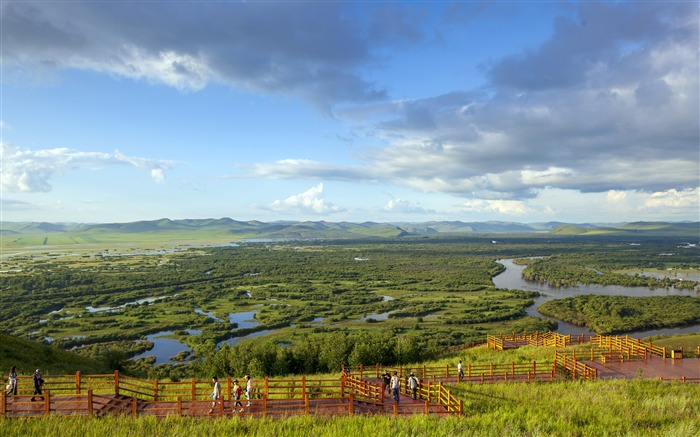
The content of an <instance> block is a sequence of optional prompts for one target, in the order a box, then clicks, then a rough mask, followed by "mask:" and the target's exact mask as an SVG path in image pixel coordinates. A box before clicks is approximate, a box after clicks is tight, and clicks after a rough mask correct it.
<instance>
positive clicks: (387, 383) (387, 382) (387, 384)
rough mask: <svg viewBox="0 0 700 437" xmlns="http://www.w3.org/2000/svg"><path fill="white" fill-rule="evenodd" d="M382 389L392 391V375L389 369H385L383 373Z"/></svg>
mask: <svg viewBox="0 0 700 437" xmlns="http://www.w3.org/2000/svg"><path fill="white" fill-rule="evenodd" d="M382 390H386V391H387V392H389V393H390V392H391V375H389V371H388V370H385V371H384V374H383V375H382Z"/></svg>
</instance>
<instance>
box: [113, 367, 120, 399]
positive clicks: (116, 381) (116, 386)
mask: <svg viewBox="0 0 700 437" xmlns="http://www.w3.org/2000/svg"><path fill="white" fill-rule="evenodd" d="M114 394H115V395H117V396H119V370H115V371H114Z"/></svg>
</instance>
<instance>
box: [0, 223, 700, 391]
mask: <svg viewBox="0 0 700 437" xmlns="http://www.w3.org/2000/svg"><path fill="white" fill-rule="evenodd" d="M154 226H155V225H154ZM107 235H109V234H107ZM105 238H106V237H105ZM497 238H498V240H497V241H494V239H493V237H491V236H489V237H487V236H478V237H477V236H470V237H469V238H467V237H455V236H453V237H444V236H443V237H427V236H422V237H405V238H390V239H382V240H372V241H369V240H366V239H363V240H335V241H321V240H313V241H276V242H257V243H253V242H240V243H238V244H233V245H227V246H201V245H200V246H191V245H166V244H153V245H149V244H141V245H138V246H134V245H124V244H118V243H114V244H113V245H108V247H107V248H105V247H104V245H102V246H92V245H84V244H74V245H68V246H62V247H46V248H26V247H21V248H15V249H8V248H5V250H6V251H8V250H14V252H10V253H9V254H8V253H7V252H5V256H4V257H3V258H2V260H1V261H0V263H1V264H2V265H1V269H2V271H3V273H1V274H0V320H2V324H1V325H0V330H1V331H3V332H7V333H13V334H15V335H19V336H22V337H25V338H30V339H34V340H38V341H45V342H48V341H50V342H51V343H52V344H53V345H55V346H57V347H61V348H73V347H75V348H76V350H77V352H78V353H80V354H82V355H83V356H86V357H90V358H94V359H96V360H98V361H101V362H103V363H110V364H109V365H110V366H111V367H112V368H121V369H122V370H124V371H127V372H130V373H132V374H134V375H138V376H151V377H158V378H164V377H166V378H172V379H177V378H183V377H191V376H200V377H201V376H206V375H210V374H211V372H215V373H217V374H221V375H225V374H237V375H240V374H242V373H247V372H250V373H255V374H268V375H279V374H289V373H315V372H332V371H335V370H336V369H337V368H338V366H339V365H340V363H349V364H359V363H361V362H362V363H368V362H370V363H373V362H381V363H384V364H402V363H408V362H415V361H419V360H425V359H431V358H434V357H436V356H437V355H438V354H439V353H440V352H441V351H442V350H443V349H444V348H445V347H446V346H450V345H457V344H464V343H468V342H471V341H480V340H483V339H484V338H485V336H486V334H487V333H499V332H504V333H511V332H523V331H528V332H534V331H540V332H543V331H547V330H549V329H552V328H553V327H554V326H555V322H553V321H551V320H549V319H538V318H533V317H529V316H527V315H526V314H525V308H526V307H527V306H528V305H531V304H532V303H533V297H535V295H536V293H532V292H525V291H521V290H498V289H496V288H495V287H494V285H493V282H492V280H491V278H492V277H493V276H494V275H496V274H498V273H499V272H501V271H502V269H503V266H502V265H501V264H499V263H497V262H496V260H497V259H500V258H521V259H523V262H526V263H529V264H530V265H529V267H528V269H527V270H526V272H527V271H537V270H536V268H535V266H545V267H544V268H546V269H548V270H547V271H548V272H549V273H547V276H546V277H547V278H552V280H554V281H555V282H556V278H562V277H565V276H567V275H569V276H570V278H569V279H570V280H571V281H573V282H577V281H582V282H587V281H588V279H586V278H587V276H585V275H589V274H590V275H593V277H595V278H600V277H608V276H609V277H613V278H617V279H616V280H615V281H612V282H610V283H620V281H619V279H620V278H624V279H626V280H629V281H631V282H629V283H626V284H630V285H632V284H636V283H638V281H640V280H642V277H641V276H640V275H639V274H638V275H637V276H634V275H629V274H625V272H631V271H636V272H639V271H640V269H641V270H643V269H645V268H653V269H657V270H660V271H662V272H663V271H665V270H662V269H668V268H672V269H676V270H674V271H678V270H681V269H682V271H684V272H693V271H694V272H697V269H698V268H699V267H700V263H699V262H698V257H697V252H698V249H697V248H690V247H683V248H679V246H681V245H683V243H684V241H687V239H686V238H685V237H678V238H673V237H664V238H656V237H649V238H645V237H642V236H637V235H635V236H634V238H632V237H613V236H605V237H600V238H598V239H594V238H592V237H586V238H579V237H573V236H567V237H561V236H552V235H549V234H529V235H499V236H498V237H497ZM115 240H118V238H117V237H115ZM534 256H537V257H543V258H538V259H536V260H528V259H526V258H528V257H534ZM537 268H540V267H537ZM594 269H595V270H594ZM608 272H610V273H608ZM538 278H539V279H542V277H538ZM643 280H648V278H643ZM654 281H657V282H655V283H661V284H665V285H667V284H673V285H676V286H679V287H680V286H687V287H691V288H692V287H697V286H698V283H697V282H695V281H692V280H686V281H683V282H682V284H681V281H679V280H676V279H672V280H669V281H670V282H669V281H666V280H663V279H654ZM646 284H649V282H648V281H647V282H646ZM645 299H647V298H643V299H642V300H640V302H642V301H645ZM649 302H652V303H650V304H646V303H644V304H641V303H640V304H639V306H640V307H641V308H645V307H650V308H651V307H654V306H655V305H656V304H654V303H653V302H654V301H649ZM693 302H697V299H695V300H694V301H693ZM678 305H680V306H684V305H685V301H674V300H669V301H668V304H667V305H666V306H665V307H664V308H666V310H668V311H669V312H671V313H674V312H675V313H677V314H675V315H674V317H673V318H662V319H660V320H657V319H654V318H645V317H644V316H643V313H642V312H639V311H638V312H635V313H634V314H631V315H628V313H629V311H626V310H623V311H619V310H618V311H617V312H616V313H613V312H612V311H611V312H610V313H609V314H607V313H606V317H607V318H606V320H605V324H604V325H601V327H602V328H601V329H605V330H607V332H619V331H624V330H627V329H628V328H629V327H630V326H634V327H635V328H634V329H636V328H637V327H639V328H646V327H651V328H653V327H657V326H675V325H678V324H687V323H696V322H693V321H691V320H690V319H689V318H687V317H685V316H683V317H680V316H681V315H682V314H684V312H683V311H674V310H673V308H676V307H677V306H678ZM692 308H693V307H691V309H690V311H691V312H692V311H693V310H692ZM635 311H636V310H635ZM236 314H248V315H249V319H250V318H253V319H254V321H253V322H251V323H249V322H247V321H241V320H237V321H234V320H232V319H231V318H230V317H233V316H234V315H236ZM676 316H678V317H676ZM562 319H566V318H565V317H562ZM570 320H571V321H574V323H579V324H584V323H588V320H587V319H585V320H584V319H582V318H580V317H579V318H575V319H574V318H571V319H570ZM243 323H246V324H245V325H244V324H243ZM601 323H602V322H601ZM164 331H165V332H167V333H168V334H167V335H168V336H169V337H171V338H175V339H177V340H179V341H181V342H184V343H186V344H187V345H189V346H190V347H191V348H192V349H193V352H192V353H191V354H189V353H183V354H181V355H180V356H179V357H178V359H179V360H180V361H181V362H182V364H177V365H175V366H170V365H161V366H156V367H155V368H154V367H153V366H152V364H153V360H152V359H151V360H148V359H146V360H144V359H140V360H139V361H137V362H130V361H126V360H125V359H126V358H127V357H130V356H134V355H136V354H137V353H139V352H142V351H144V350H147V349H149V348H150V347H151V346H152V343H150V342H148V341H146V339H145V336H146V335H148V334H153V333H157V332H164ZM256 333H265V334H266V335H264V336H262V337H258V340H256V341H243V342H242V343H240V344H238V345H235V346H230V347H229V346H228V345H225V344H223V342H224V341H232V342H233V341H236V340H237V339H240V338H243V337H245V336H246V335H249V334H256Z"/></svg>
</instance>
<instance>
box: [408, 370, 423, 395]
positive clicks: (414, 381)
mask: <svg viewBox="0 0 700 437" xmlns="http://www.w3.org/2000/svg"><path fill="white" fill-rule="evenodd" d="M419 386H420V381H419V380H418V377H417V376H416V374H415V373H413V372H411V376H410V377H409V378H408V388H410V389H411V396H413V399H414V400H415V399H417V396H418V387H419Z"/></svg>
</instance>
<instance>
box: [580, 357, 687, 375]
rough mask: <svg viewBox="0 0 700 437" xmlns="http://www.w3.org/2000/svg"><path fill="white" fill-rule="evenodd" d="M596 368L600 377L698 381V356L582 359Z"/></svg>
mask: <svg viewBox="0 0 700 437" xmlns="http://www.w3.org/2000/svg"><path fill="white" fill-rule="evenodd" d="M583 362H585V363H586V364H588V365H589V366H591V367H594V368H596V369H597V370H598V378H600V379H635V378H645V379H648V378H654V379H662V380H664V381H666V380H684V378H685V380H686V381H688V382H700V359H699V358H683V359H672V358H666V359H664V358H661V357H658V356H654V355H650V356H649V357H648V358H646V359H644V360H627V361H623V362H619V361H609V362H605V363H603V362H600V361H583Z"/></svg>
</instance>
